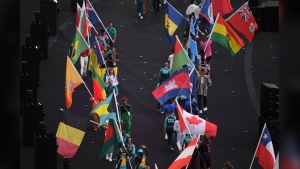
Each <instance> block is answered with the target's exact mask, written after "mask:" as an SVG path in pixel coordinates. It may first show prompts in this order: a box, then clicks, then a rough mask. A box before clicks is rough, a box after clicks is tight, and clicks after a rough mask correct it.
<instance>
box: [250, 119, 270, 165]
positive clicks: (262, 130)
mask: <svg viewBox="0 0 300 169" xmlns="http://www.w3.org/2000/svg"><path fill="white" fill-rule="evenodd" d="M265 128H266V123H265V125H264V127H263V129H262V131H261V134H260V137H259V140H258V143H257V146H256V149H255V152H254V156H253V158H252V161H251V164H250V167H249V169H251V167H252V164H253V160H254V158H255V154H256V151H257V148H258V145H259V143H260V140H261V136H262V135H263V131H264V130H265Z"/></svg>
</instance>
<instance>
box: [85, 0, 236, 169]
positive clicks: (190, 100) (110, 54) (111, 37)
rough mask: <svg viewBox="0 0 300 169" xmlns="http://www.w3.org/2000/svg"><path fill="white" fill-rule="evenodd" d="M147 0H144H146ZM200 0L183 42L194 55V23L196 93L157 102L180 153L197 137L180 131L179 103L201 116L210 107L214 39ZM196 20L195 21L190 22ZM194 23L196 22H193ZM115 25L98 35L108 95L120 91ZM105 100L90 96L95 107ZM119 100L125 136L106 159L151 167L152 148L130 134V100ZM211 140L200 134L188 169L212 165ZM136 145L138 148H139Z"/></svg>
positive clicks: (122, 166)
mask: <svg viewBox="0 0 300 169" xmlns="http://www.w3.org/2000/svg"><path fill="white" fill-rule="evenodd" d="M143 2H144V1H143ZM143 2H142V1H141V0H136V1H135V4H136V5H137V10H138V13H139V17H140V18H141V19H143V14H144V11H143V10H142V9H143V8H142V6H143V5H144V4H143ZM198 3H199V2H197V1H196V0H191V4H190V6H188V8H187V10H186V15H187V16H188V18H189V19H188V21H187V23H186V29H185V32H184V33H183V36H182V39H181V43H182V46H183V48H184V50H185V52H186V54H187V56H188V57H189V58H190V60H191V58H192V53H191V51H190V49H189V48H188V38H189V36H190V26H195V28H196V29H197V30H199V31H197V36H196V37H197V39H198V38H200V39H201V40H200V42H199V43H198V45H197V47H198V49H199V50H198V53H199V54H198V56H196V57H195V60H194V61H193V62H191V63H189V64H188V66H189V71H192V70H193V69H195V71H196V73H195V79H196V92H193V93H195V94H193V93H192V94H190V95H181V94H180V95H178V96H177V97H175V98H172V99H170V100H168V101H166V102H165V103H163V104H160V103H159V102H158V111H159V113H161V114H165V116H164V119H165V120H164V134H165V138H164V139H165V141H166V142H167V146H168V147H169V149H170V150H171V151H174V148H175V146H176V147H177V149H178V151H179V153H181V152H182V151H183V150H184V149H185V148H186V147H187V145H188V144H189V143H190V142H191V141H192V140H193V139H194V138H195V137H197V136H196V135H192V134H183V133H181V132H180V125H179V118H178V107H177V105H176V102H175V101H177V102H178V104H179V106H181V107H182V108H183V109H184V110H185V111H187V112H189V113H192V114H194V115H198V116H199V117H201V114H202V112H203V111H207V110H208V108H207V96H208V88H209V86H211V85H212V80H211V62H212V51H211V50H212V49H211V44H212V41H211V40H209V32H210V31H209V28H208V24H207V21H206V20H205V19H203V17H202V16H201V15H200V8H199V5H198ZM160 6H161V4H160V1H158V0H154V1H153V7H154V12H155V13H157V14H159V7H160ZM192 20H193V22H191V21H192ZM191 23H195V25H191ZM116 37H117V35H116V29H115V28H114V27H113V23H112V22H109V23H108V26H107V28H106V29H101V31H100V34H99V35H98V36H97V40H98V41H99V45H100V46H99V47H100V49H101V52H102V55H103V62H102V63H99V64H98V69H97V72H98V73H99V75H100V77H101V78H102V79H103V81H104V82H105V84H106V88H105V93H106V96H109V95H110V94H111V93H113V92H114V93H115V95H116V96H117V95H118V92H119V91H118V87H117V86H118V85H119V81H118V63H119V55H118V53H117V52H116V48H115V47H114V44H115V43H116ZM90 51H91V49H87V50H85V51H83V52H82V53H81V54H80V56H81V57H80V65H81V67H80V74H81V76H82V77H83V76H85V77H86V76H87V68H88V63H89V62H88V61H89V59H88V57H89V55H90ZM171 52H172V53H171V54H170V55H169V56H168V58H167V61H166V62H165V63H164V66H163V67H162V68H161V69H160V70H159V73H158V83H157V86H156V87H157V88H158V87H159V86H160V85H162V84H163V83H164V82H165V81H166V80H168V79H169V78H170V77H172V66H173V58H174V48H173V49H172V50H171ZM102 101H103V100H101V99H95V98H93V97H92V98H90V102H92V109H93V108H94V107H95V106H96V105H97V104H99V103H101V102H102ZM120 101H121V102H120V104H118V105H117V106H118V110H119V112H117V113H118V114H119V116H118V117H120V119H119V121H120V124H121V129H122V140H120V141H119V147H118V152H116V153H115V154H113V153H109V154H107V155H106V160H108V161H113V158H115V160H116V162H117V163H116V168H119V169H129V168H130V169H131V168H139V169H142V168H150V165H149V163H148V162H147V160H146V159H147V156H148V154H149V150H148V149H147V147H146V146H145V145H140V146H139V148H138V146H136V145H135V144H134V142H133V139H132V138H131V125H132V113H133V109H132V106H131V105H130V104H128V99H127V98H126V97H123V98H122V99H121V100H120ZM92 118H93V121H94V122H96V123H94V124H93V125H94V131H95V132H98V131H99V130H100V127H101V126H99V124H98V123H99V121H100V119H99V115H97V114H96V113H92ZM106 125H107V122H106V123H105V124H104V126H103V127H104V129H106V127H105V126H106ZM210 144H211V140H210V138H209V136H208V135H205V134H204V135H202V136H200V139H199V141H198V144H197V146H196V148H195V150H194V153H193V155H192V158H191V160H190V163H189V165H188V169H196V168H198V167H197V166H198V164H197V161H200V169H209V168H210V167H211V156H212V155H211V147H210ZM136 148H138V150H137V151H136ZM224 168H232V169H233V166H232V165H231V164H230V162H228V161H227V162H226V163H225V166H224Z"/></svg>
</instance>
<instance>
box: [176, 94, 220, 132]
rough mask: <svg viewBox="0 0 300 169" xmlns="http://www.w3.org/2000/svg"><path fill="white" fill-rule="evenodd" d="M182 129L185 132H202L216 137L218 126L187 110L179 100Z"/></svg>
mask: <svg viewBox="0 0 300 169" xmlns="http://www.w3.org/2000/svg"><path fill="white" fill-rule="evenodd" d="M176 104H177V107H178V110H179V111H178V117H179V124H180V131H181V132H183V133H185V134H196V135H198V134H200V135H204V134H206V135H208V136H212V137H216V135H217V126H216V125H215V124H213V123H211V122H208V121H206V120H204V119H202V118H200V117H199V116H196V115H193V114H191V113H188V112H186V111H185V110H184V109H183V108H182V107H181V106H180V105H179V104H178V102H177V100H176Z"/></svg>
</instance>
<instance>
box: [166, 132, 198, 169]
mask: <svg viewBox="0 0 300 169" xmlns="http://www.w3.org/2000/svg"><path fill="white" fill-rule="evenodd" d="M199 136H200V135H199ZM199 136H198V137H195V138H194V139H193V140H192V141H191V142H190V143H189V144H188V146H187V147H186V148H185V149H184V150H183V151H182V153H181V154H180V155H179V156H178V157H177V158H176V160H175V161H174V162H173V163H172V164H171V165H170V166H169V168H168V169H178V168H182V167H184V166H187V165H188V164H189V163H190V160H191V158H192V155H193V153H194V150H195V147H196V145H197V142H198V139H199Z"/></svg>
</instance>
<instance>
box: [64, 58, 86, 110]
mask: <svg viewBox="0 0 300 169" xmlns="http://www.w3.org/2000/svg"><path fill="white" fill-rule="evenodd" d="M65 83H66V86H65V96H66V105H67V109H69V108H70V107H71V105H72V93H73V92H74V89H75V88H76V87H77V86H79V85H80V84H81V83H83V80H82V78H81V77H80V75H79V73H78V72H77V70H76V69H75V67H74V65H73V63H72V61H71V60H70V58H69V57H67V63H66V81H65Z"/></svg>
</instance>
